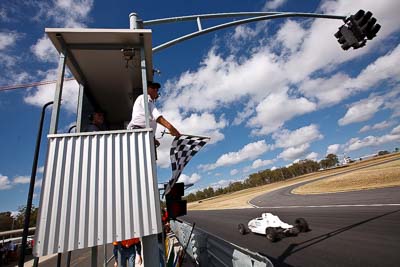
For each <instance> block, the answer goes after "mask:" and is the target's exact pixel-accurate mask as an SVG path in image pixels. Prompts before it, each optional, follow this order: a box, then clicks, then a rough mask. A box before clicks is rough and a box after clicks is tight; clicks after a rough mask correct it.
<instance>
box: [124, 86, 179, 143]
mask: <svg viewBox="0 0 400 267" xmlns="http://www.w3.org/2000/svg"><path fill="white" fill-rule="evenodd" d="M160 87H161V85H160V84H159V83H155V82H148V83H147V94H148V99H149V103H148V106H149V122H150V127H151V128H153V133H154V134H155V132H156V129H157V123H159V124H161V125H162V126H164V127H165V128H167V129H168V130H169V132H170V134H171V135H173V136H180V135H181V134H180V132H179V131H178V130H177V129H176V128H175V127H174V126H173V125H172V124H171V123H169V121H167V120H166V119H165V118H164V117H163V116H162V114H161V113H160V112H159V111H158V109H157V108H156V106H155V100H156V99H157V98H158V89H160ZM145 127H146V120H145V111H144V96H143V95H140V96H138V98H136V100H135V103H134V104H133V109H132V119H131V121H130V122H129V124H128V127H127V129H128V130H132V129H140V128H145ZM155 143H156V146H158V145H160V143H159V142H158V140H155Z"/></svg>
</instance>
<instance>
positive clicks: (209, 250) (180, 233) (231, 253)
mask: <svg viewBox="0 0 400 267" xmlns="http://www.w3.org/2000/svg"><path fill="white" fill-rule="evenodd" d="M171 229H172V231H173V232H174V234H175V235H176V237H177V238H178V240H179V242H180V243H181V244H182V245H183V246H185V247H186V253H187V254H188V255H189V256H190V257H191V258H192V259H193V262H194V263H195V264H196V265H197V266H254V267H272V266H273V264H272V263H271V261H270V260H269V259H268V258H266V257H264V256H262V255H260V254H258V253H255V252H252V251H250V250H248V249H245V248H242V247H239V246H237V245H235V244H233V243H230V242H228V241H225V240H223V239H221V238H219V237H216V236H214V235H212V234H210V233H208V232H206V231H204V230H201V229H199V228H193V225H191V224H189V223H186V222H178V221H171Z"/></svg>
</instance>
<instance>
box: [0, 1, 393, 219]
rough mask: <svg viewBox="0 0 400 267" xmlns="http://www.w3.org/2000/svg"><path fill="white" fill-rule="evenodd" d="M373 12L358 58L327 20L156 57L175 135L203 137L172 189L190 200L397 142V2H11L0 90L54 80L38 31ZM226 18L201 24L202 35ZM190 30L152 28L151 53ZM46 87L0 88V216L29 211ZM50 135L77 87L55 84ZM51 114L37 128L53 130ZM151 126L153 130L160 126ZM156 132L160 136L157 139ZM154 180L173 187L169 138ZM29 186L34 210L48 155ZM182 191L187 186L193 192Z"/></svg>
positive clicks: (261, 30)
mask: <svg viewBox="0 0 400 267" xmlns="http://www.w3.org/2000/svg"><path fill="white" fill-rule="evenodd" d="M361 8H362V9H365V10H370V11H372V12H373V14H374V16H375V17H376V18H377V19H378V22H379V23H380V24H381V25H382V29H381V31H380V32H379V33H378V36H377V37H376V38H375V39H374V40H372V41H368V43H367V46H366V47H364V48H362V49H358V50H349V51H343V50H341V48H340V46H339V44H338V43H337V41H336V39H335V38H334V37H333V34H334V33H335V32H336V31H337V28H338V27H339V26H340V25H341V24H342V22H341V21H338V20H326V19H318V20H315V19H301V18H296V19H277V20H272V21H268V22H258V23H251V24H246V25H242V26H239V27H234V28H228V29H225V30H223V31H218V32H214V33H210V34H207V35H203V36H200V37H198V38H195V39H192V40H190V41H186V42H184V43H181V44H178V45H176V46H173V47H170V48H168V49H166V50H163V51H161V52H159V53H157V54H155V55H154V57H153V62H154V67H155V68H157V69H160V70H161V74H160V75H156V76H155V80H157V81H159V82H161V83H162V84H163V88H162V91H161V93H162V97H161V99H160V101H159V103H158V105H159V108H160V109H161V110H162V112H163V114H164V115H165V117H166V118H167V119H168V120H169V121H171V122H172V123H173V124H174V125H175V126H176V127H177V128H178V129H179V130H180V131H181V132H182V133H188V134H197V135H206V136H211V138H212V139H211V142H210V143H209V144H208V145H207V146H206V147H205V148H204V149H203V150H202V151H201V152H199V153H198V154H197V155H196V156H195V157H194V158H193V160H192V161H191V162H190V163H189V164H188V166H187V167H186V169H185V170H184V173H183V175H182V177H181V180H182V181H185V182H193V183H195V186H194V187H192V188H191V189H190V190H191V191H195V190H198V189H203V188H205V187H208V186H214V187H218V186H225V185H227V184H228V183H229V182H231V181H236V180H243V179H245V178H246V177H247V176H248V175H249V174H251V173H254V172H257V171H259V170H263V169H267V168H277V167H281V166H287V165H290V164H292V163H293V162H295V161H297V160H299V159H305V158H309V159H313V160H320V159H322V158H324V156H325V155H326V154H327V153H335V154H337V155H338V156H339V157H340V158H342V157H343V155H344V154H346V155H348V156H350V157H352V158H358V157H361V156H364V155H368V154H372V153H376V152H377V151H379V150H389V151H393V150H394V148H395V147H399V146H400V144H399V143H400V126H399V122H400V104H399V103H400V101H399V98H400V86H399V82H400V80H399V77H400V68H399V66H398V62H400V46H399V30H400V18H399V17H398V10H400V3H399V2H398V1H389V0H384V1H373V0H370V1H367V0H364V1H345V0H338V1H328V0H326V1H297V0H296V1H295V0H291V1H290V0H287V1H285V0H274V1H265V0H264V1H256V0H247V1H227V0H226V1H225V0H224V1H209V0H204V1H200V2H199V1H173V0H172V1H126V0H125V1H122V0H121V1H118V4H116V3H112V4H111V3H110V1H104V0H101V1H93V0H59V1H33V0H30V1H22V2H21V1H12V0H5V1H1V3H0V86H5V85H13V84H24V83H31V82H38V81H45V80H53V79H55V75H56V68H57V60H58V58H57V54H56V53H55V50H54V48H52V46H51V44H50V42H49V41H48V39H47V38H46V36H45V34H44V28H46V27H85V28H117V29H126V28H129V18H128V16H129V13H131V12H136V13H138V15H139V16H140V17H141V18H142V19H143V20H150V19H156V18H163V17H173V16H183V15H193V14H202V13H217V12H237V11H274V10H277V11H289V12H316V13H327V14H328V13H329V14H337V15H350V14H353V13H355V12H356V11H357V10H358V9H361ZM224 21H226V20H211V21H205V22H203V28H205V27H208V26H211V25H215V24H216V23H219V22H224ZM196 27H197V26H196V23H195V22H185V23H177V24H166V25H160V26H153V27H151V29H152V30H153V43H154V45H158V44H161V43H163V42H166V41H169V40H171V39H172V38H176V37H179V36H181V35H183V34H186V33H189V32H191V31H195V30H196ZM54 87H55V86H54V85H45V86H40V87H32V88H27V89H19V90H12V91H0V125H1V128H2V131H1V137H2V138H1V139H0V151H1V153H0V211H6V210H16V209H17V207H18V206H20V205H24V204H25V203H26V197H27V192H28V186H29V178H30V173H31V168H32V160H33V152H34V148H35V141H36V133H37V127H38V121H39V116H40V110H41V106H42V105H43V104H44V103H46V102H47V101H50V100H52V99H53V93H54ZM63 98H64V100H65V101H64V103H63V109H62V112H61V121H60V125H59V132H66V131H67V130H68V128H69V126H70V125H72V124H73V123H74V120H75V118H76V114H75V109H76V100H77V85H76V82H75V81H70V82H66V83H65V87H64V96H63ZM49 117H50V112H49V111H48V113H47V118H46V121H45V128H44V129H45V130H44V131H45V132H47V131H48V127H49ZM158 130H162V129H161V127H159V129H158ZM158 136H159V134H158ZM160 141H161V143H162V145H161V147H160V148H159V160H158V177H159V180H160V181H166V180H168V179H169V177H170V175H171V172H170V169H169V158H168V150H169V146H170V142H171V139H170V137H168V136H166V137H163V138H162V139H161V140H160ZM42 142H43V143H42V149H41V154H40V160H39V166H40V168H39V172H38V175H37V185H36V187H35V199H34V203H35V205H38V195H39V193H40V181H41V177H42V175H43V174H42V170H43V168H42V167H43V165H44V160H45V155H46V138H43V141H42ZM189 192H190V191H189Z"/></svg>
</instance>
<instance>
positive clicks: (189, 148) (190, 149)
mask: <svg viewBox="0 0 400 267" xmlns="http://www.w3.org/2000/svg"><path fill="white" fill-rule="evenodd" d="M208 140H210V137H203V136H194V135H181V136H180V137H175V139H174V141H172V144H171V150H170V153H169V155H170V158H171V169H172V178H171V180H170V181H169V183H168V185H167V188H166V189H165V192H164V195H166V194H168V193H169V191H170V190H171V188H172V187H173V186H174V184H175V183H176V181H178V179H179V176H180V175H181V173H182V171H183V168H184V167H185V166H186V164H188V162H189V161H190V160H191V159H192V157H193V156H194V155H195V154H196V153H197V152H198V151H199V150H200V149H201V148H202V147H203V146H204V145H205V144H206V143H207V142H208Z"/></svg>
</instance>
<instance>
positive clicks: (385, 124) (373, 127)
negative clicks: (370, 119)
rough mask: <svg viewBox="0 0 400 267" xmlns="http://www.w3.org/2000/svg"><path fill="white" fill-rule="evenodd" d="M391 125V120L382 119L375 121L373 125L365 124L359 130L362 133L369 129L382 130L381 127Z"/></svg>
mask: <svg viewBox="0 0 400 267" xmlns="http://www.w3.org/2000/svg"><path fill="white" fill-rule="evenodd" d="M392 125H393V122H389V121H382V122H379V123H376V124H374V125H365V126H363V127H362V128H361V129H360V131H359V132H360V133H364V132H367V131H371V130H382V129H385V128H388V127H390V126H392Z"/></svg>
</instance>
